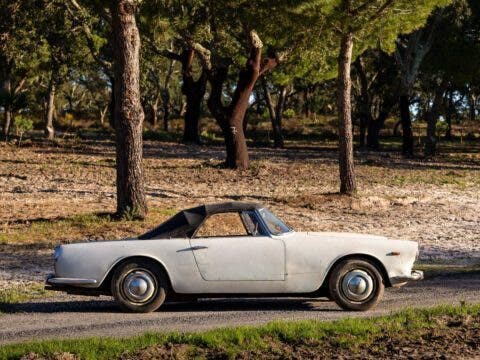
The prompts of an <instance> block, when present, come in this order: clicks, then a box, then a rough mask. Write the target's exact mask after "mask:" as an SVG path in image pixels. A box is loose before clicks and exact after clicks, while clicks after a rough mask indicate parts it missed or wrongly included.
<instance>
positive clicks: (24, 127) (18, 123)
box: [14, 115, 33, 145]
mask: <svg viewBox="0 0 480 360" xmlns="http://www.w3.org/2000/svg"><path fill="white" fill-rule="evenodd" d="M14 126H15V133H16V135H17V136H19V137H20V139H19V140H18V145H20V143H21V142H22V137H23V134H25V132H27V131H31V130H33V121H32V120H30V119H28V118H26V117H23V116H21V115H19V116H16V117H15V121H14Z"/></svg>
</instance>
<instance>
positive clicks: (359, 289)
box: [328, 259, 385, 311]
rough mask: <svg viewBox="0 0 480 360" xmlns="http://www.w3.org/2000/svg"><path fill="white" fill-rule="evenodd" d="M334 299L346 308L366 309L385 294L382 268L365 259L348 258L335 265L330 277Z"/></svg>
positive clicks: (330, 288) (331, 294)
mask: <svg viewBox="0 0 480 360" xmlns="http://www.w3.org/2000/svg"><path fill="white" fill-rule="evenodd" d="M328 285H329V290H330V296H331V297H332V299H333V300H334V301H335V302H336V303H337V304H338V305H339V306H340V307H341V308H342V309H345V310H354V311H366V310H369V309H371V308H373V307H374V306H375V305H377V303H378V302H379V301H380V299H381V298H382V296H383V291H384V289H385V285H384V283H383V278H382V275H381V273H380V270H379V269H378V268H377V266H375V265H374V264H372V263H371V262H369V261H367V260H363V259H348V260H344V261H342V262H340V263H339V264H337V265H336V266H335V268H334V269H333V271H332V274H331V276H330V279H329V284H328Z"/></svg>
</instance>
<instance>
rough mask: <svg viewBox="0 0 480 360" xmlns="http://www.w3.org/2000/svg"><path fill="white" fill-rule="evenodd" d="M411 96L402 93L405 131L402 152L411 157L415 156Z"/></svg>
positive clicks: (403, 127) (401, 105)
mask: <svg viewBox="0 0 480 360" xmlns="http://www.w3.org/2000/svg"><path fill="white" fill-rule="evenodd" d="M409 98H410V97H409V96H408V94H401V95H400V122H401V124H402V133H403V141H402V154H403V155H404V156H406V157H409V158H411V157H413V130H412V118H411V115H410V99H409Z"/></svg>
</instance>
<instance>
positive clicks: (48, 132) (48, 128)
mask: <svg viewBox="0 0 480 360" xmlns="http://www.w3.org/2000/svg"><path fill="white" fill-rule="evenodd" d="M53 77H54V75H52V79H51V80H50V85H49V86H48V95H47V111H46V116H45V136H46V137H47V139H48V140H53V139H54V138H55V128H54V127H53V115H54V112H55V81H54V79H53Z"/></svg>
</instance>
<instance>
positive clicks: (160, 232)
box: [138, 201, 262, 240]
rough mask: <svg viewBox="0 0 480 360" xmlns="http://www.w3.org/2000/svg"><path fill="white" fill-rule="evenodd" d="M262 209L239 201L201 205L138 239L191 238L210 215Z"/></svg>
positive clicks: (174, 217) (187, 210) (182, 212)
mask: <svg viewBox="0 0 480 360" xmlns="http://www.w3.org/2000/svg"><path fill="white" fill-rule="evenodd" d="M261 208H262V206H261V205H259V204H255V203H248V202H238V201H234V202H226V203H219V204H209V205H200V206H197V207H194V208H191V209H186V210H182V211H180V212H179V213H178V214H176V215H174V216H173V217H171V218H170V219H168V220H167V221H165V222H164V223H163V224H161V225H159V226H157V227H156V228H154V229H153V230H150V231H149V232H147V233H146V234H143V235H141V236H139V237H138V238H139V239H140V240H149V239H170V238H186V237H188V238H190V237H192V236H193V234H194V233H195V231H196V230H197V229H198V227H199V226H200V225H201V224H202V223H203V221H204V220H205V219H206V218H207V217H208V216H210V215H213V214H218V213H225V212H235V211H247V210H254V209H261Z"/></svg>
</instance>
